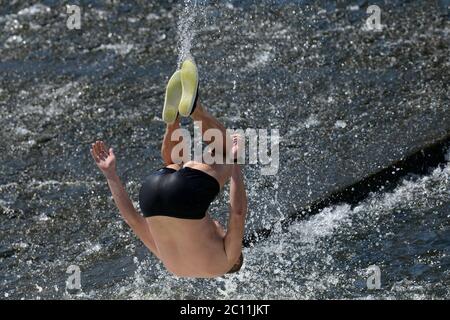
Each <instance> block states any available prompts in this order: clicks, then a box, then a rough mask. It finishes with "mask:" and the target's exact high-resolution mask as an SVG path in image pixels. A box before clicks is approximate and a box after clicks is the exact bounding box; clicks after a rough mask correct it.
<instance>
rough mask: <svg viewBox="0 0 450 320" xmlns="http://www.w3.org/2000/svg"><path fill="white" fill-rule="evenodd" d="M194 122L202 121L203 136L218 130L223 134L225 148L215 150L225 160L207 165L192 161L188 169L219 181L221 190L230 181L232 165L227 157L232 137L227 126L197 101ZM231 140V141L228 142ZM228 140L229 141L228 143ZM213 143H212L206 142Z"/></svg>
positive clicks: (193, 116)
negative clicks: (195, 170) (203, 173)
mask: <svg viewBox="0 0 450 320" xmlns="http://www.w3.org/2000/svg"><path fill="white" fill-rule="evenodd" d="M191 117H192V119H193V120H194V121H200V122H201V125H202V136H203V135H204V133H205V132H206V131H207V130H209V129H217V130H219V132H221V133H222V141H223V148H221V149H220V150H213V152H215V155H216V156H219V155H220V157H221V158H222V159H223V162H222V164H205V163H199V162H194V161H190V162H188V163H186V164H185V166H186V167H190V168H194V169H198V170H202V171H204V172H206V173H208V174H209V175H211V176H213V177H214V178H216V180H217V181H219V184H220V186H221V188H223V186H224V185H225V184H226V183H227V182H228V181H229V180H230V177H231V169H232V165H230V164H227V161H226V156H227V155H228V154H229V152H230V151H231V141H232V140H231V137H229V136H228V134H227V130H226V128H225V126H224V125H223V124H222V123H221V122H220V121H219V120H217V119H216V118H215V117H214V116H213V115H211V114H210V113H209V112H208V111H207V110H206V109H205V108H204V107H203V106H202V105H201V104H200V102H199V101H197V105H196V107H195V110H194V113H193V114H192V115H191ZM228 139H229V140H228ZM227 140H228V141H229V142H228V143H227ZM205 142H207V143H208V142H212V141H205Z"/></svg>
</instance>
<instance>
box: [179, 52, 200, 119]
mask: <svg viewBox="0 0 450 320" xmlns="http://www.w3.org/2000/svg"><path fill="white" fill-rule="evenodd" d="M181 86H182V88H183V94H182V96H181V101H180V105H179V108H178V112H179V113H180V114H181V115H182V116H183V117H189V116H190V115H191V114H192V112H193V110H194V108H195V104H196V101H197V94H198V70H197V66H196V65H195V63H194V62H193V61H192V60H186V61H184V62H183V65H182V66H181Z"/></svg>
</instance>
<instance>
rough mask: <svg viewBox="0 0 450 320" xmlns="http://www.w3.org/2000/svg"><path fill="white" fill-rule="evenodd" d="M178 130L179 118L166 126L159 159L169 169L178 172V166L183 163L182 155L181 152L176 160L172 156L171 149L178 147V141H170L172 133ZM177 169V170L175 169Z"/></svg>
mask: <svg viewBox="0 0 450 320" xmlns="http://www.w3.org/2000/svg"><path fill="white" fill-rule="evenodd" d="M179 128H180V118H177V120H175V122H174V123H173V124H167V127H166V132H165V134H164V138H163V143H162V147H161V157H162V159H163V161H164V164H165V165H166V166H168V167H170V168H171V169H176V170H178V169H179V168H180V165H181V164H182V163H183V154H182V151H181V152H180V154H179V155H177V157H176V158H173V157H172V156H173V155H172V150H173V148H174V147H175V146H176V145H178V144H179V143H180V142H179V141H172V133H173V132H174V131H175V130H177V129H179ZM172 165H178V167H176V166H175V167H174V168H172ZM177 168H178V169H177Z"/></svg>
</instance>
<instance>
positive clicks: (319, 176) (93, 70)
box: [0, 0, 450, 299]
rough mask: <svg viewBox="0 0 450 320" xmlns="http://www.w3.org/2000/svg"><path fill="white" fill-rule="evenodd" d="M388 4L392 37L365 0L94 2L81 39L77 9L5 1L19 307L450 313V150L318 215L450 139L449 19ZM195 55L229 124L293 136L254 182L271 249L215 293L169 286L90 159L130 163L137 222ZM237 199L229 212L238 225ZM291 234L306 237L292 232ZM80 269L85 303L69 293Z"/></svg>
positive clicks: (432, 7)
mask: <svg viewBox="0 0 450 320" xmlns="http://www.w3.org/2000/svg"><path fill="white" fill-rule="evenodd" d="M74 3H76V1H75V2H74ZM374 3H376V4H378V5H379V6H380V7H381V8H382V15H381V17H382V20H381V22H382V23H383V24H384V25H385V29H384V31H381V32H375V33H371V32H368V31H367V30H364V21H365V19H366V18H367V14H366V13H365V9H366V5H367V4H366V3H365V1H340V2H339V3H338V4H337V5H336V2H334V1H228V2H225V1H224V2H216V1H205V0H198V1H194V0H189V1H188V0H186V1H167V2H164V3H157V2H152V3H147V1H91V2H89V3H85V2H81V4H80V6H81V8H82V12H83V16H82V25H81V30H68V29H67V26H66V20H67V12H66V8H65V7H64V6H62V5H61V4H60V3H59V1H52V0H48V1H41V2H40V3H39V4H36V2H34V1H6V3H5V4H3V2H2V6H1V8H0V29H1V30H2V33H1V34H0V59H1V60H0V84H1V86H0V110H1V114H0V116H1V117H0V137H1V140H0V151H1V152H0V172H1V176H0V226H1V227H0V231H1V233H0V271H1V272H0V284H1V285H0V297H1V298H8V299H10V298H16V299H20V298H27V299H48V298H60V299H99V298H112V299H121V298H124V299H180V298H182V299H185V298H193V299H206V298H208V299H215V298H217V299H222V298H231V299H241V298H242V299H247V298H253V299H271V298H282V299H317V298H319V299H322V298H331V299H339V298H349V299H368V298H375V299H378V298H380V299H395V298H399V299H407V298H414V299H428V298H435V299H448V298H449V297H450V292H449V290H450V289H449V288H450V259H449V250H450V223H449V221H450V219H449V218H450V154H449V152H448V151H445V152H446V153H447V154H448V156H447V162H445V163H442V164H441V165H440V166H439V167H437V168H432V169H430V170H429V172H427V173H426V174H424V175H420V176H417V175H413V174H410V175H407V176H406V177H405V178H404V179H402V180H401V181H400V182H399V183H397V184H395V185H389V186H386V188H385V189H383V188H382V189H380V190H379V191H377V192H374V193H371V194H370V195H369V196H368V197H367V198H366V199H364V200H362V201H361V202H359V203H358V204H356V205H355V204H352V205H350V204H346V203H340V204H336V205H333V206H329V207H327V208H325V209H323V210H321V211H320V212H319V213H317V214H315V215H312V216H308V215H307V210H306V212H305V210H304V208H305V207H306V206H307V205H308V204H310V203H311V202H313V201H316V200H318V199H321V198H323V197H325V196H326V195H328V194H329V192H331V191H334V190H339V189H340V188H343V187H347V186H348V185H351V184H352V183H355V182H357V181H359V180H360V179H362V178H364V177H367V176H368V175H370V174H373V173H376V172H377V171H378V170H380V169H382V168H385V167H387V166H390V165H392V163H395V162H396V161H397V160H399V159H401V158H402V157H404V156H405V155H408V154H410V153H411V152H413V151H414V150H417V149H418V148H420V147H423V146H426V145H428V144H430V143H432V142H433V141H435V140H437V139H442V137H444V136H446V135H448V132H450V112H449V99H448V83H449V82H450V79H449V77H450V73H449V67H450V66H449V62H448V56H449V41H448V40H449V25H448V14H447V13H446V12H445V10H444V9H443V8H444V7H443V5H442V1H430V2H429V1H400V0H398V1H390V2H389V4H388V3H385V2H384V1H374ZM430 3H432V4H430ZM189 55H192V56H193V57H194V58H195V59H196V62H197V64H198V66H199V70H200V74H201V81H202V82H201V97H202V101H204V104H205V105H206V106H207V107H208V109H210V110H211V112H212V113H213V114H214V115H216V116H217V117H218V118H219V119H220V120H221V121H223V122H224V123H225V124H226V125H227V126H229V127H234V128H244V129H245V128H261V129H268V130H269V131H270V130H271V129H277V130H279V132H280V134H281V142H280V169H279V172H278V174H275V175H273V176H263V175H261V171H260V169H261V165H252V166H247V167H246V169H245V175H246V184H247V188H248V194H249V199H250V207H249V218H248V225H247V234H251V233H252V232H254V231H257V230H259V229H260V228H262V227H264V228H270V229H271V230H272V234H271V235H270V236H269V237H268V238H267V239H261V240H259V241H255V242H252V243H251V245H250V246H249V247H247V248H245V249H244V254H245V257H246V259H245V264H244V267H243V269H242V271H241V272H240V273H238V274H236V275H231V276H226V277H223V278H219V279H214V280H192V279H179V278H175V277H172V276H171V275H169V274H168V273H167V272H166V271H165V270H164V268H163V267H162V265H161V264H160V263H159V262H157V261H156V260H155V259H154V258H153V257H152V256H151V255H150V254H149V253H148V252H147V251H146V249H145V248H144V247H143V245H142V244H141V243H139V241H137V239H136V238H135V237H134V236H133V234H132V233H131V232H130V231H129V229H128V228H127V226H126V225H125V224H124V223H123V221H121V219H120V217H119V215H118V212H117V210H116V209H115V207H114V204H113V202H112V199H111V197H110V195H109V191H108V188H107V186H106V183H105V181H104V179H103V177H102V176H101V175H100V174H99V173H98V171H97V170H96V168H95V166H94V164H93V163H92V161H91V159H90V155H89V153H88V148H89V144H90V142H92V141H94V140H95V139H98V138H101V139H104V140H106V141H107V143H109V144H111V145H113V146H114V147H115V150H116V154H117V156H118V167H119V172H120V175H121V176H122V178H123V180H124V181H126V184H127V189H128V190H129V192H130V194H131V197H132V198H133V200H134V201H136V204H137V194H138V190H139V187H140V183H141V181H142V178H143V177H144V176H145V175H146V174H148V173H149V172H151V170H153V169H155V168H157V167H159V166H160V164H161V162H160V156H159V147H160V140H161V138H162V134H163V132H164V125H163V123H162V120H161V118H160V113H161V106H162V103H163V94H164V87H165V82H166V81H167V79H168V77H169V76H170V75H171V73H172V72H173V71H174V70H175V69H176V67H177V64H178V65H179V63H180V62H181V61H182V60H183V59H184V58H185V57H188V56H189ZM186 126H187V127H190V124H189V123H187V122H186ZM227 197H228V191H227V190H225V191H224V192H223V194H222V195H221V196H220V197H219V199H218V200H217V201H215V202H214V203H213V205H212V208H211V214H212V215H213V216H214V217H215V218H217V219H219V220H220V221H222V222H224V221H225V220H226V217H227ZM292 215H302V216H304V218H303V219H300V220H299V221H297V222H294V223H292V224H291V225H290V226H289V227H288V228H281V224H280V222H281V221H282V220H283V219H285V218H286V217H288V216H292ZM71 265H76V266H79V267H80V269H81V288H82V289H81V291H71V290H67V289H66V284H65V281H66V279H67V278H68V277H69V274H67V273H66V270H67V268H68V267H69V266H71ZM369 266H377V267H378V268H379V270H380V274H381V288H380V289H379V290H369V289H368V288H367V279H368V278H369V276H370V275H371V272H369V271H368V268H369Z"/></svg>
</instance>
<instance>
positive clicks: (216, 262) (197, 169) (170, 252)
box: [91, 60, 247, 278]
mask: <svg viewBox="0 0 450 320" xmlns="http://www.w3.org/2000/svg"><path fill="white" fill-rule="evenodd" d="M179 115H181V116H184V117H191V118H192V119H193V120H194V121H200V122H201V124H202V126H201V127H202V132H205V131H207V130H209V129H216V130H219V132H221V135H222V137H223V140H222V141H227V139H231V140H232V141H233V144H232V146H231V148H228V147H227V144H225V146H224V147H223V148H215V149H214V152H215V154H216V155H220V156H221V157H222V158H225V157H227V156H229V155H230V154H231V156H232V157H233V159H236V158H237V155H238V150H239V148H240V147H239V143H238V142H239V137H238V136H232V137H228V136H227V132H226V129H225V127H224V126H223V125H222V124H221V123H220V122H219V121H218V120H217V119H216V118H214V117H213V116H212V115H211V114H210V113H209V112H208V111H206V109H205V108H204V107H202V105H201V104H200V102H199V100H198V72H197V67H196V65H195V63H194V62H193V61H191V60H186V61H185V62H184V63H183V65H182V67H181V70H179V71H177V72H175V73H174V75H173V76H172V77H171V78H170V80H169V83H168V85H167V89H166V97H165V103H164V109H163V120H164V121H165V122H166V124H167V127H166V132H165V135H164V139H163V144H162V149H161V156H162V159H163V161H164V165H165V167H164V168H162V169H159V170H157V171H156V172H154V173H153V174H151V175H150V176H149V177H147V178H146V179H145V181H144V182H143V185H142V188H141V190H140V194H139V204H140V208H141V211H142V214H143V216H141V215H140V214H139V213H138V212H137V211H136V209H135V208H134V206H133V204H132V202H131V200H130V198H129V195H128V193H127V192H126V190H125V187H124V186H123V184H122V182H121V180H120V178H119V177H118V175H117V172H116V157H115V155H114V152H113V149H109V150H108V149H107V148H106V146H105V144H104V142H103V141H97V142H95V143H94V144H92V148H91V154H92V157H93V158H94V160H95V162H96V164H97V166H98V168H99V169H100V170H101V171H102V172H103V174H104V175H105V177H106V179H107V181H108V185H109V188H110V190H111V193H112V196H113V198H114V201H115V203H116V206H117V208H118V209H119V211H120V213H121V215H122V217H123V218H124V220H125V221H126V222H127V224H128V225H129V226H130V227H131V228H132V230H133V231H134V232H135V234H136V235H137V236H138V237H139V238H140V239H141V240H142V242H143V243H144V244H145V245H146V246H147V248H148V249H149V250H150V251H151V252H152V253H153V254H154V255H155V256H156V257H158V258H159V259H160V260H161V261H162V262H163V264H164V265H165V267H166V268H167V270H168V271H170V272H171V273H173V274H175V275H177V276H180V277H196V278H212V277H219V276H222V275H224V274H226V273H234V272H237V271H239V270H240V269H241V266H242V264H243V260H244V258H243V255H242V240H243V236H244V228H245V217H246V214H247V195H246V191H245V186H244V179H243V175H242V172H241V166H240V165H239V164H237V163H232V164H227V163H226V162H223V163H213V164H206V163H203V162H195V161H186V162H183V155H182V154H181V155H178V157H176V156H174V155H173V153H174V152H173V151H174V147H175V146H176V145H177V144H178V141H172V139H171V137H172V133H173V132H174V131H175V130H177V129H179V128H180V118H179ZM228 181H230V212H229V219H228V227H227V230H226V231H225V230H224V229H223V228H222V226H221V225H220V224H219V223H218V222H217V221H215V220H213V219H211V217H210V216H209V214H208V212H207V210H208V208H209V206H210V204H211V202H212V201H213V200H214V199H215V198H216V196H217V195H218V194H219V192H220V190H221V189H222V188H223V187H224V185H225V184H226V183H227V182H228Z"/></svg>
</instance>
